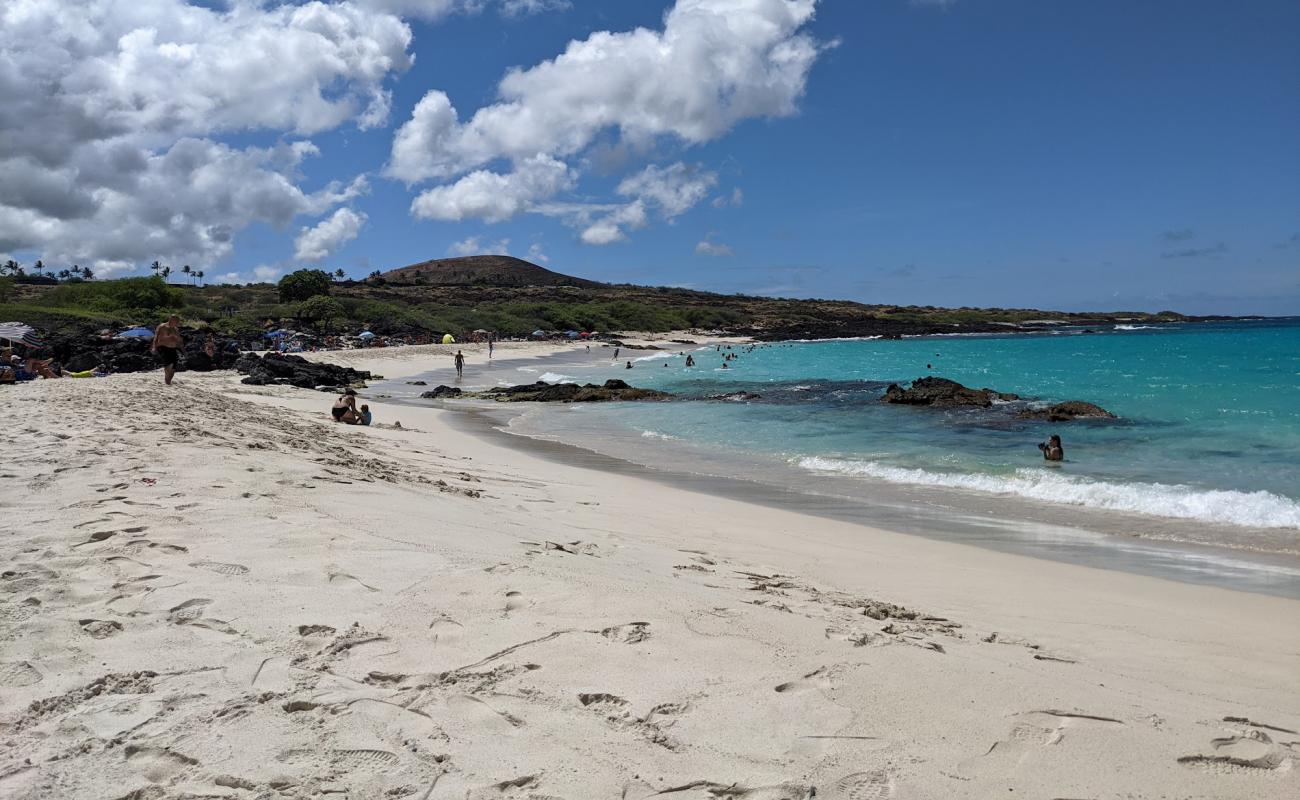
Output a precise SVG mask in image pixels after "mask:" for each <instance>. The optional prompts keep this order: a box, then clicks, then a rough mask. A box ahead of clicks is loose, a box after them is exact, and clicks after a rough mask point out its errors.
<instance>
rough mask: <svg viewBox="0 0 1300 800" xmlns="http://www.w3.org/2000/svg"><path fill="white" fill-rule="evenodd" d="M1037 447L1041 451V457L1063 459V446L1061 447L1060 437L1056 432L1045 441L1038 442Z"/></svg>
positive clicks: (1049, 459)
mask: <svg viewBox="0 0 1300 800" xmlns="http://www.w3.org/2000/svg"><path fill="white" fill-rule="evenodd" d="M1038 449H1039V450H1042V451H1043V458H1045V459H1047V460H1048V461H1064V460H1065V448H1063V447H1061V437H1060V436H1057V435H1056V434H1052V435H1051V436H1050V437H1049V438H1048V440H1047V441H1045V442H1039V444H1038Z"/></svg>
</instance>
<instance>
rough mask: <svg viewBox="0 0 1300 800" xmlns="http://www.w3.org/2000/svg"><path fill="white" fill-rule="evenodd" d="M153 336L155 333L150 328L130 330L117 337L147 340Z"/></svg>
mask: <svg viewBox="0 0 1300 800" xmlns="http://www.w3.org/2000/svg"><path fill="white" fill-rule="evenodd" d="M152 336H153V331H151V330H149V329H148V328H129V329H127V330H124V331H122V332H121V333H119V334H118V335H117V338H119V339H146V338H149V337H152Z"/></svg>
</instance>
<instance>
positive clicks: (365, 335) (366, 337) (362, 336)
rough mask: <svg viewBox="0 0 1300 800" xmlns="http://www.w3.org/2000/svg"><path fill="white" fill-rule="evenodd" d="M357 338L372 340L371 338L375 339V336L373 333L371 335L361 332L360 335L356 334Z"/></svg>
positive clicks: (368, 332)
mask: <svg viewBox="0 0 1300 800" xmlns="http://www.w3.org/2000/svg"><path fill="white" fill-rule="evenodd" d="M357 338H358V339H373V338H375V335H374V334H373V333H371V332H370V331H362V332H361V333H358V334H357Z"/></svg>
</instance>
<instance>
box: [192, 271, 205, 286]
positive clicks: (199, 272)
mask: <svg viewBox="0 0 1300 800" xmlns="http://www.w3.org/2000/svg"><path fill="white" fill-rule="evenodd" d="M194 275H195V277H197V278H198V279H199V286H202V285H203V270H197V271H195V273H194Z"/></svg>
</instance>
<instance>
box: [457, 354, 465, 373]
mask: <svg viewBox="0 0 1300 800" xmlns="http://www.w3.org/2000/svg"><path fill="white" fill-rule="evenodd" d="M464 374H465V354H464V353H462V352H461V351H459V350H457V351H456V377H457V378H460V377H462V376H464Z"/></svg>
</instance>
